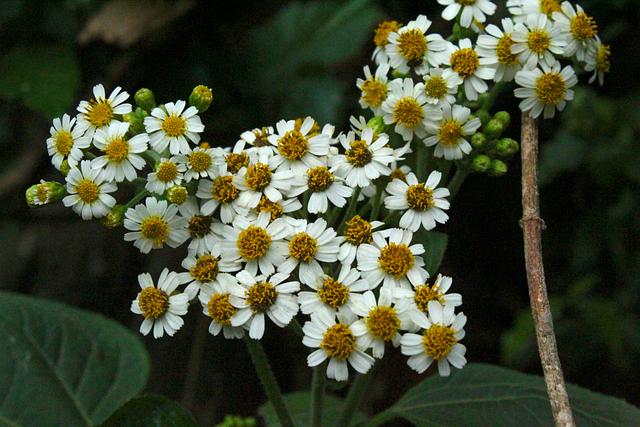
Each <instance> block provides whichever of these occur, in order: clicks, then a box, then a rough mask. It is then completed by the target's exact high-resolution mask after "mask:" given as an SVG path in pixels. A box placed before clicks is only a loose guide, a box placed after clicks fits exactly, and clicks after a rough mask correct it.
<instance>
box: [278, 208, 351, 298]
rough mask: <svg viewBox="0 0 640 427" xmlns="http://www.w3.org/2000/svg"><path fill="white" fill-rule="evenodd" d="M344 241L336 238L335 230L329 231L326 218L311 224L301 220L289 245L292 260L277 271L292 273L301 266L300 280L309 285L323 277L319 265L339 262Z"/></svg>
mask: <svg viewBox="0 0 640 427" xmlns="http://www.w3.org/2000/svg"><path fill="white" fill-rule="evenodd" d="M341 242H342V239H341V238H338V237H337V233H336V232H335V230H334V229H333V228H331V227H329V228H327V221H325V220H324V218H318V219H316V220H315V222H312V223H307V221H306V220H300V221H299V222H298V224H297V226H296V227H295V229H294V230H293V233H292V236H291V239H290V240H289V242H288V243H289V254H288V255H289V257H288V258H287V260H286V261H284V262H283V263H282V264H280V265H279V266H278V271H279V272H282V273H285V274H291V272H293V270H295V268H296V267H297V266H300V268H299V271H298V277H299V278H300V281H301V282H302V283H304V284H305V285H310V284H311V283H314V282H315V281H316V280H317V279H318V278H319V277H322V275H323V274H324V273H323V271H322V266H321V265H320V262H325V263H333V262H336V261H337V260H338V252H339V250H340V243H341Z"/></svg>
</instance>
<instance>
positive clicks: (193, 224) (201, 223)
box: [178, 197, 221, 254]
mask: <svg viewBox="0 0 640 427" xmlns="http://www.w3.org/2000/svg"><path fill="white" fill-rule="evenodd" d="M178 212H180V215H182V216H183V217H184V218H185V219H186V220H187V231H188V232H189V236H190V237H191V241H190V242H189V253H195V254H202V253H205V252H210V251H212V250H213V247H214V246H215V245H216V243H217V242H219V241H220V240H221V238H220V236H217V235H216V234H215V232H214V226H215V224H216V220H214V219H213V217H212V216H211V215H205V214H204V213H203V212H202V211H201V209H200V206H198V201H197V200H196V198H195V197H189V198H188V199H187V201H186V202H184V203H183V204H181V205H180V206H178Z"/></svg>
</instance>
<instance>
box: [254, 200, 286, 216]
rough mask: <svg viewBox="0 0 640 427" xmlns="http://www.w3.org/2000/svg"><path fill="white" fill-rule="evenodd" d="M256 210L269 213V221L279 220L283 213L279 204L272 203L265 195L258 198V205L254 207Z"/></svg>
mask: <svg viewBox="0 0 640 427" xmlns="http://www.w3.org/2000/svg"><path fill="white" fill-rule="evenodd" d="M256 209H257V211H258V212H269V213H271V221H274V220H276V219H278V218H280V216H282V213H283V212H284V208H283V207H282V206H280V204H279V203H276V202H272V201H271V200H269V198H268V197H266V196H265V195H263V196H262V197H260V202H259V203H258V206H256Z"/></svg>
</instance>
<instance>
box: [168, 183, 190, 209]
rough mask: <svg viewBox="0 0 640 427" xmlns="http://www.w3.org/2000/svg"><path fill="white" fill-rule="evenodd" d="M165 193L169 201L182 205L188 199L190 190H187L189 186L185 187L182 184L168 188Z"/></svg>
mask: <svg viewBox="0 0 640 427" xmlns="http://www.w3.org/2000/svg"><path fill="white" fill-rule="evenodd" d="M165 195H166V197H167V200H169V202H171V203H173V204H174V205H181V204H183V203H184V202H186V201H187V197H188V196H189V191H187V188H186V187H183V186H182V185H174V186H173V187H171V188H169V189H168V190H167V192H166V194H165Z"/></svg>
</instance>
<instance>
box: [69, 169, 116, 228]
mask: <svg viewBox="0 0 640 427" xmlns="http://www.w3.org/2000/svg"><path fill="white" fill-rule="evenodd" d="M65 180H66V181H67V193H69V195H68V196H66V197H65V198H64V199H62V203H63V204H64V205H65V206H66V207H70V206H71V207H72V209H73V211H74V212H75V213H77V214H78V215H80V216H82V219H84V220H85V221H86V220H89V219H91V218H102V217H104V216H105V215H107V214H108V213H109V211H110V210H111V208H112V207H113V206H114V205H115V204H116V199H114V198H113V197H112V196H110V195H109V193H113V192H114V191H116V190H117V187H116V184H114V183H112V182H105V180H104V177H102V176H100V173H99V171H97V170H95V169H92V168H91V162H90V161H89V160H82V161H81V162H80V167H79V168H73V169H71V170H70V171H69V173H68V174H67V177H66V178H65Z"/></svg>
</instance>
